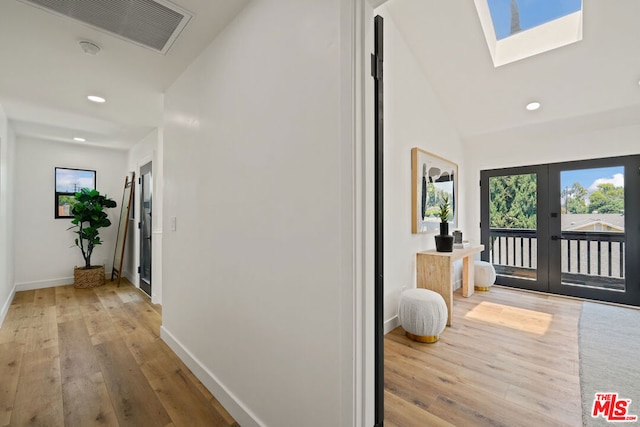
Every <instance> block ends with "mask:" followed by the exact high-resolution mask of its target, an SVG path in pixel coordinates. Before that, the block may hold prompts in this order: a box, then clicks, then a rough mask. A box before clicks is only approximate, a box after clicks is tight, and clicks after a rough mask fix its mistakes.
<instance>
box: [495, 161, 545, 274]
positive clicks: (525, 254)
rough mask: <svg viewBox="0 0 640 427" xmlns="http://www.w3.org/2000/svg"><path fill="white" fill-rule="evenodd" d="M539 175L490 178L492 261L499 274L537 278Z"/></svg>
mask: <svg viewBox="0 0 640 427" xmlns="http://www.w3.org/2000/svg"><path fill="white" fill-rule="evenodd" d="M536 188H537V177H536V174H533V173H531V174H524V175H506V176H492V177H490V178H489V227H490V244H489V245H490V246H489V248H490V252H489V260H490V261H491V262H492V263H493V265H494V267H495V269H496V273H497V274H501V275H503V276H510V277H517V278H522V279H526V280H536V279H537V278H538V257H537V250H538V241H537V228H538V215H537V194H536Z"/></svg>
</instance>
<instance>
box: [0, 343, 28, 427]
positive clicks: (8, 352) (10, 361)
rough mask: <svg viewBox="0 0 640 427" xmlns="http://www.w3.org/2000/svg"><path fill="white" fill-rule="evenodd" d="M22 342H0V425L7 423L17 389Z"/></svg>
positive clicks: (22, 353) (22, 349)
mask: <svg viewBox="0 0 640 427" xmlns="http://www.w3.org/2000/svg"><path fill="white" fill-rule="evenodd" d="M24 347H25V345H24V344H20V343H5V344H0V378H1V379H2V380H1V381H0V426H7V425H9V421H10V420H11V413H12V412H13V406H14V402H15V399H16V393H17V391H18V381H19V379H20V369H21V367H22V357H23V355H24Z"/></svg>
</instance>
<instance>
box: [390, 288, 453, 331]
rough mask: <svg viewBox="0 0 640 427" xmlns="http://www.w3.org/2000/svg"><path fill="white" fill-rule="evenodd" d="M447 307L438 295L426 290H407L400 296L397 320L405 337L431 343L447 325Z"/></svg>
mask: <svg viewBox="0 0 640 427" xmlns="http://www.w3.org/2000/svg"><path fill="white" fill-rule="evenodd" d="M447 314H448V313H447V305H446V304H445V302H444V298H442V296H441V295H440V294H438V293H437V292H434V291H430V290H428V289H421V288H417V289H409V290H406V291H404V292H403V293H402V294H401V295H400V307H399V308H398V319H399V320H400V325H401V326H402V328H403V329H404V330H405V331H406V334H407V337H409V338H410V339H412V340H414V341H418V342H426V343H433V342H436V341H438V338H439V335H440V334H441V333H442V331H444V328H445V326H446V325H447Z"/></svg>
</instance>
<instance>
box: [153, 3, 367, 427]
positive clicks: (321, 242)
mask: <svg viewBox="0 0 640 427" xmlns="http://www.w3.org/2000/svg"><path fill="white" fill-rule="evenodd" d="M345 3H346V2H345ZM340 7H341V3H340V1H338V0H325V1H316V0H263V1H255V2H252V3H250V4H249V5H248V6H247V7H246V8H245V9H244V10H243V12H241V13H240V14H239V16H238V17H237V18H236V19H235V21H234V22H232V23H231V24H230V25H229V26H228V27H227V29H226V30H225V31H224V32H223V33H222V34H221V35H220V36H219V37H218V38H217V39H216V40H215V41H214V42H213V43H212V45H211V46H209V48H208V49H206V50H205V51H204V52H203V53H202V54H201V56H200V57H199V58H198V59H197V60H196V61H195V62H194V63H193V64H192V65H191V66H190V67H189V68H188V70H187V71H186V72H185V73H184V74H183V75H182V76H181V77H180V78H179V79H178V80H177V81H176V82H175V84H174V85H173V86H172V87H171V88H170V89H169V90H168V92H167V94H166V97H165V106H166V109H165V123H164V168H165V169H164V190H165V191H164V200H165V203H164V230H166V232H165V233H164V236H163V242H164V245H163V284H164V286H163V329H162V336H163V338H164V339H165V340H166V341H167V342H168V343H169V345H170V346H171V347H172V348H173V349H174V350H175V351H176V352H177V353H178V354H179V355H180V356H181V357H182V358H183V359H184V360H185V362H186V363H187V364H188V366H189V367H190V368H191V369H192V370H193V371H194V372H195V373H196V374H197V375H198V376H199V377H200V379H201V380H202V381H203V382H204V383H205V385H207V387H208V388H209V389H210V390H212V392H213V393H214V395H216V397H218V399H220V400H221V401H222V403H223V404H224V405H225V407H227V408H228V409H229V410H230V412H231V413H232V415H233V416H234V417H235V418H236V419H237V420H238V422H239V423H240V424H241V425H243V426H252V425H268V426H279V427H287V426H292V427H298V426H303V425H304V426H310V427H312V426H341V425H342V426H350V425H352V423H353V422H352V419H353V413H354V410H353V407H352V405H353V393H354V390H353V389H352V388H349V387H350V386H349V384H351V383H352V382H353V378H354V377H355V376H356V373H355V372H353V368H352V366H353V359H354V354H353V347H354V345H355V344H354V343H353V341H346V342H345V340H344V337H345V336H346V335H348V334H351V329H352V327H353V321H354V318H355V317H354V312H353V306H352V301H349V300H348V299H343V297H344V295H345V294H347V295H351V294H353V282H349V280H353V277H354V271H353V261H352V260H351V259H350V258H349V257H350V254H351V253H353V252H354V240H353V235H352V231H350V230H349V229H348V228H345V225H347V226H348V224H350V223H351V222H352V221H353V218H354V212H353V197H352V196H351V195H350V194H351V193H352V191H353V173H354V171H353V165H352V163H351V162H349V159H348V158H345V156H344V152H345V151H346V152H349V153H352V152H353V148H352V147H344V146H342V144H343V141H342V140H341V136H342V135H341V128H340V125H341V118H344V116H341V111H340V106H341V96H342V95H341V87H340V83H341V68H340V67H341V63H340V53H341V51H340V49H341V42H342V41H341V26H340V24H341V16H340V12H341V10H340ZM349 24H351V23H349ZM351 59H352V58H348V60H349V62H350V61H351ZM344 90H345V93H348V94H349V95H350V91H349V90H348V88H347V87H345V88H344ZM343 115H346V116H347V117H351V111H346V112H344V113H343ZM172 218H175V219H176V226H177V228H176V230H175V231H170V230H169V224H170V223H171V220H172ZM345 278H346V279H345ZM345 384H346V386H345Z"/></svg>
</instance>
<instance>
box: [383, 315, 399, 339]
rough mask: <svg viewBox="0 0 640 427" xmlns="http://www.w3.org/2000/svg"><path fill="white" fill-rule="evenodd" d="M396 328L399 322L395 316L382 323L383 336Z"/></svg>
mask: <svg viewBox="0 0 640 427" xmlns="http://www.w3.org/2000/svg"><path fill="white" fill-rule="evenodd" d="M398 326H400V320H399V319H398V315H397V314H396V315H395V316H393V317H392V318H391V319H389V320H387V321H386V322H384V334H385V335H387V334H388V333H389V332H391V331H393V330H394V329H395V328H397V327H398Z"/></svg>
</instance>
